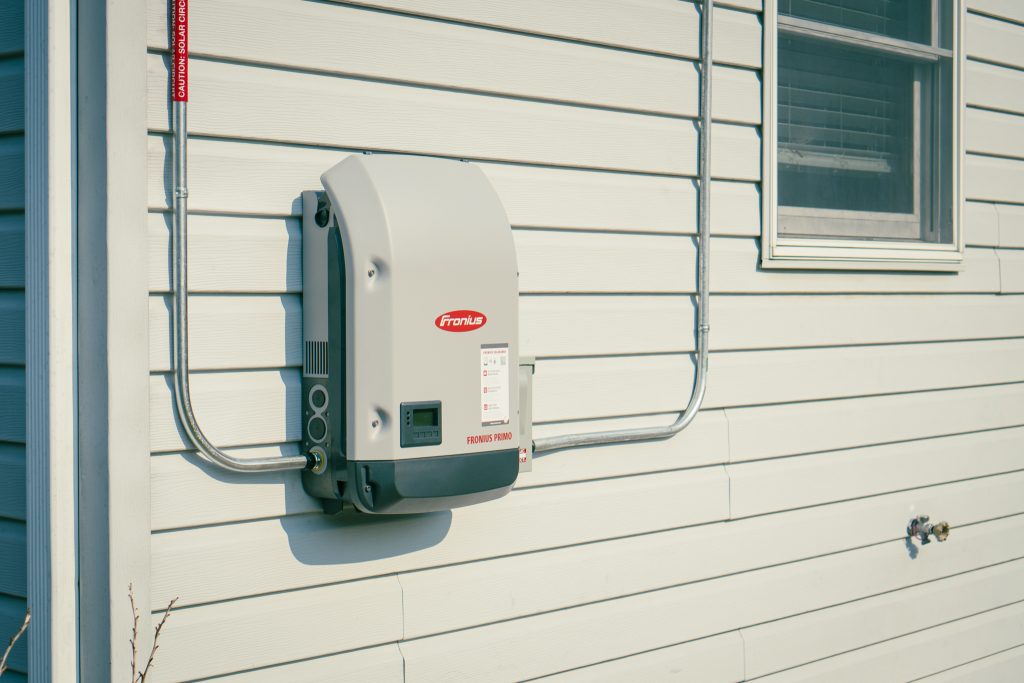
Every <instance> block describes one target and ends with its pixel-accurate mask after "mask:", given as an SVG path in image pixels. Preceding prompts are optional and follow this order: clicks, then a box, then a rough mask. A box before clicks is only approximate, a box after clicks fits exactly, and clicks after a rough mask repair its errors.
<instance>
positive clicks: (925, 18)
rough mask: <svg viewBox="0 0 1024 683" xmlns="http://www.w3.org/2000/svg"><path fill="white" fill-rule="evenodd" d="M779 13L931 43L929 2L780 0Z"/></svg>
mask: <svg viewBox="0 0 1024 683" xmlns="http://www.w3.org/2000/svg"><path fill="white" fill-rule="evenodd" d="M779 14H781V15H785V16H791V17H799V18H800V19H809V20H811V21H820V22H821V23H824V24H832V25H834V26H842V27H844V28H851V29H856V30H858V31H867V32H869V33H877V34H880V35H883V36H888V37H890V38H899V39H901V40H912V41H914V42H918V43H930V42H931V2H930V0H779Z"/></svg>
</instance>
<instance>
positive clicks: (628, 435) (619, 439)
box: [533, 0, 715, 453]
mask: <svg viewBox="0 0 1024 683" xmlns="http://www.w3.org/2000/svg"><path fill="white" fill-rule="evenodd" d="M714 5H715V3H714V0H704V2H703V12H702V16H701V41H700V65H701V66H700V73H701V95H700V157H699V169H698V171H699V175H700V209H699V212H698V218H697V221H698V225H697V327H696V336H697V372H696V375H695V376H694V380H693V390H692V392H691V393H690V401H689V403H688V404H687V405H686V409H685V410H683V412H682V413H680V414H679V417H678V418H676V421H675V422H673V423H672V424H670V425H665V426H664V427H640V428H635V429H613V430H608V431H603V432H587V433H583V434H564V435H562V436H550V437H546V438H541V439H535V440H534V442H533V450H534V452H535V453H541V452H545V451H554V450H560V449H564V448H576V447H579V446H593V445H597V444H610V443H625V442H628V441H650V440H653V439H665V438H668V437H670V436H673V435H675V434H678V433H679V432H681V431H682V430H683V429H685V428H686V427H687V425H689V424H690V423H691V422H693V418H695V417H696V416H697V411H698V410H700V407H701V404H703V403H704V394H705V392H706V391H707V383H708V334H709V332H710V331H711V325H710V323H709V317H708V312H709V311H708V308H709V300H710V293H711V292H710V290H711V285H710V279H709V272H710V271H709V255H710V251H711V248H710V242H711V67H712V63H713V60H712V57H711V38H712V35H711V34H712V28H713V21H712V13H713V11H714Z"/></svg>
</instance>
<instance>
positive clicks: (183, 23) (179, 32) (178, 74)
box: [171, 0, 188, 102]
mask: <svg viewBox="0 0 1024 683" xmlns="http://www.w3.org/2000/svg"><path fill="white" fill-rule="evenodd" d="M171 7H172V9H171V12H172V14H173V21H172V29H171V100H172V101H174V102H188V0H171Z"/></svg>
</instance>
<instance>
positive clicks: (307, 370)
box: [302, 341, 328, 377]
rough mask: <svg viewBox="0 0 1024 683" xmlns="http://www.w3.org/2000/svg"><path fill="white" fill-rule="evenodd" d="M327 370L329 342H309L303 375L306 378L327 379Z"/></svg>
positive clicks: (303, 364) (307, 343) (303, 363)
mask: <svg viewBox="0 0 1024 683" xmlns="http://www.w3.org/2000/svg"><path fill="white" fill-rule="evenodd" d="M327 369H328V368H327V342H325V341H307V342H306V351H305V358H304V359H303V362H302V374H303V375H305V376H306V377H326V376H327Z"/></svg>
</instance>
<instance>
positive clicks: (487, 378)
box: [480, 344, 511, 427]
mask: <svg viewBox="0 0 1024 683" xmlns="http://www.w3.org/2000/svg"><path fill="white" fill-rule="evenodd" d="M509 370H510V368H509V364H508V344H484V345H482V346H481V347H480V424H481V425H483V426H484V427H487V426H489V425H504V424H508V416H509V402H510V400H509V396H510V394H509V386H510V384H511V383H510V381H509V377H510V375H511V373H510V372H509Z"/></svg>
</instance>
